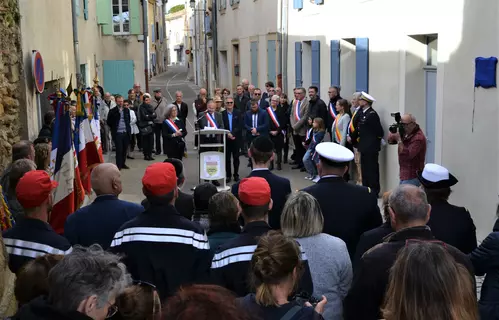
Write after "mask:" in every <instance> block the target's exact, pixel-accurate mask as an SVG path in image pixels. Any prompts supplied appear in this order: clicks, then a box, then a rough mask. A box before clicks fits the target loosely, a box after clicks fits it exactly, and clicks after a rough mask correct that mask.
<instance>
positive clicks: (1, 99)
mask: <svg viewBox="0 0 499 320" xmlns="http://www.w3.org/2000/svg"><path fill="white" fill-rule="evenodd" d="M20 18H21V16H20V14H19V6H18V2H17V0H0V34H1V35H2V40H1V41H0V171H2V170H3V169H4V168H5V167H6V166H7V165H8V164H9V163H10V159H11V154H12V145H13V144H14V143H16V142H17V141H19V139H20V131H21V121H20V114H21V111H20V105H21V103H20V101H21V96H22V92H23V89H22V88H21V85H22V83H21V79H20V77H21V75H22V74H23V72H22V61H21V57H22V52H21V32H20V26H19V23H20Z"/></svg>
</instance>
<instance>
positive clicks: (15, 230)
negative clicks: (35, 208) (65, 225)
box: [3, 218, 71, 273]
mask: <svg viewBox="0 0 499 320" xmlns="http://www.w3.org/2000/svg"><path fill="white" fill-rule="evenodd" d="M3 240H4V243H5V247H6V249H7V252H8V253H9V268H10V270H11V271H12V272H13V273H17V272H18V271H19V269H21V267H22V266H23V265H25V264H26V263H27V262H29V261H31V260H33V259H35V258H36V257H39V256H43V255H46V254H48V253H52V254H67V253H69V252H70V251H71V250H70V249H71V245H70V244H69V241H68V240H66V238H64V237H63V236H61V235H58V234H57V233H56V232H55V231H54V229H52V227H51V226H50V225H49V224H48V223H46V222H43V221H41V220H38V219H32V218H24V219H21V221H18V222H17V223H16V225H15V226H14V227H12V229H9V230H7V231H5V232H4V233H3Z"/></svg>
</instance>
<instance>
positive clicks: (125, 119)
mask: <svg viewBox="0 0 499 320" xmlns="http://www.w3.org/2000/svg"><path fill="white" fill-rule="evenodd" d="M129 104H130V102H129V101H128V100H127V105H129ZM107 125H108V126H109V128H110V129H111V136H112V138H113V141H114V145H115V146H116V166H117V167H118V169H120V170H121V169H129V168H128V166H127V165H126V164H125V161H126V153H127V151H128V145H129V144H130V135H131V133H132V129H131V127H130V109H129V108H128V107H125V105H124V101H123V97H122V96H120V95H118V96H116V107H115V108H112V109H111V110H109V114H108V115H107Z"/></svg>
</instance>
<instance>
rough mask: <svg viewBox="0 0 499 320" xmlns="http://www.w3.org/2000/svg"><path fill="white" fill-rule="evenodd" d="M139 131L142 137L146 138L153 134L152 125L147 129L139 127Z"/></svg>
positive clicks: (146, 127)
mask: <svg viewBox="0 0 499 320" xmlns="http://www.w3.org/2000/svg"><path fill="white" fill-rule="evenodd" d="M139 131H140V134H141V135H143V136H146V135H148V134H151V133H152V126H151V125H147V126H145V127H139Z"/></svg>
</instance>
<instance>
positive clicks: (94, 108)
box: [86, 92, 104, 163]
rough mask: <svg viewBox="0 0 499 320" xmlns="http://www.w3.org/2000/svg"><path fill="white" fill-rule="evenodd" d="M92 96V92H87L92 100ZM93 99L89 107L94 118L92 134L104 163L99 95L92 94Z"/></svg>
mask: <svg viewBox="0 0 499 320" xmlns="http://www.w3.org/2000/svg"><path fill="white" fill-rule="evenodd" d="M90 97H91V96H90V94H89V93H88V92H87V96H86V99H89V100H90ZM91 99H92V103H91V105H90V108H89V109H90V110H91V113H89V114H92V119H91V120H90V128H91V129H92V135H93V137H94V141H95V145H96V147H97V153H98V157H99V163H104V156H103V155H102V144H101V138H100V122H99V118H100V117H99V105H98V104H99V103H98V102H97V97H94V96H92V97H91Z"/></svg>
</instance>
